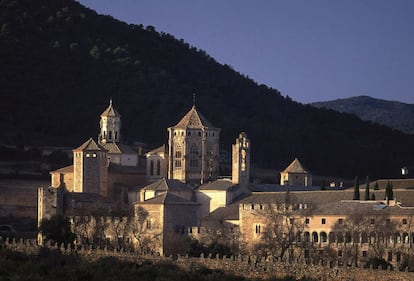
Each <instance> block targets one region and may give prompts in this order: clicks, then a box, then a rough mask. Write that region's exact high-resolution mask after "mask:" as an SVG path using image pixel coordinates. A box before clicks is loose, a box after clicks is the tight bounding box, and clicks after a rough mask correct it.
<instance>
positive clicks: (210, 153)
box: [167, 106, 220, 184]
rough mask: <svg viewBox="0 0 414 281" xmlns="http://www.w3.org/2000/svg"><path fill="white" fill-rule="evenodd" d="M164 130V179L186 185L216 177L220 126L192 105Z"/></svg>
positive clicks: (201, 182)
mask: <svg viewBox="0 0 414 281" xmlns="http://www.w3.org/2000/svg"><path fill="white" fill-rule="evenodd" d="M167 130H168V154H169V161H168V178H169V179H176V180H179V181H182V182H185V183H190V184H203V183H204V182H206V181H212V180H215V179H217V177H218V171H219V144H220V129H219V128H215V127H214V126H213V125H212V124H211V123H210V122H208V121H207V119H206V118H205V117H204V116H203V115H201V114H200V113H199V112H198V111H197V109H196V108H195V106H193V107H192V108H191V109H190V111H189V112H188V113H187V114H186V115H185V116H184V117H183V118H182V119H181V120H180V122H178V123H177V125H175V126H173V127H170V128H168V129H167Z"/></svg>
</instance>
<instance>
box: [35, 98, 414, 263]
mask: <svg viewBox="0 0 414 281" xmlns="http://www.w3.org/2000/svg"><path fill="white" fill-rule="evenodd" d="M99 125H100V133H99V135H98V138H97V139H93V138H90V139H88V140H87V141H85V142H84V143H83V144H81V145H80V146H79V147H77V148H75V149H73V165H71V166H68V167H63V168H61V169H58V170H56V171H52V172H50V174H51V186H50V187H41V188H39V189H38V222H39V224H40V223H41V221H42V220H43V219H49V218H50V217H51V216H52V215H56V214H60V215H63V216H66V217H69V218H70V219H71V223H72V228H73V231H74V232H75V233H76V234H77V241H76V242H77V243H88V242H89V243H92V241H97V238H99V239H100V240H99V241H101V242H102V241H106V242H108V243H112V242H114V243H115V244H117V245H119V246H121V247H126V246H127V245H132V246H134V247H136V248H139V249H141V250H142V251H152V252H157V253H160V254H161V255H170V254H177V253H185V249H187V248H188V245H189V244H190V243H191V242H192V241H198V243H200V244H203V245H207V244H211V243H216V244H220V245H224V246H226V247H228V248H229V249H231V250H232V251H233V252H234V253H251V254H257V255H259V254H261V255H266V256H268V255H273V256H276V257H279V258H281V259H285V260H289V259H298V258H307V257H310V256H312V257H315V256H318V257H320V258H332V257H333V258H337V259H338V260H339V261H341V262H343V263H354V264H358V263H360V262H362V261H364V260H368V259H369V258H372V257H376V258H382V259H384V260H386V261H387V262H389V263H391V264H393V265H401V264H402V263H404V262H405V263H410V262H413V263H414V256H413V257H412V258H411V259H410V257H411V256H412V255H413V254H414V253H413V243H414V233H413V232H414V180H408V179H407V180H392V184H393V191H394V193H393V198H388V197H387V196H385V186H386V185H387V184H388V182H389V181H388V180H378V181H376V183H377V184H378V190H373V184H374V183H371V188H370V192H371V194H370V196H371V197H370V199H372V200H353V199H354V190H353V189H352V190H348V189H342V188H337V187H335V188H330V187H326V189H327V190H321V187H319V186H313V184H312V174H311V172H310V171H308V170H306V169H305V168H304V167H303V166H302V164H301V163H300V161H299V160H298V159H296V158H295V159H294V156H293V157H292V159H294V160H293V162H292V163H291V164H290V165H289V166H288V167H287V168H286V169H285V170H283V171H282V172H281V173H280V184H278V185H276V184H259V183H253V182H252V181H251V180H250V171H251V166H250V154H251V145H254V143H251V142H250V140H249V138H248V134H247V133H245V132H241V133H240V134H239V135H238V136H235V140H234V143H233V144H232V149H231V151H232V157H231V158H232V161H231V162H232V163H231V164H232V166H231V176H229V177H221V176H222V175H219V160H220V157H219V155H220V154H219V147H220V132H221V131H220V128H217V127H215V126H214V125H212V124H211V123H210V122H209V121H208V120H207V119H206V118H205V117H204V116H203V115H202V114H201V113H200V112H199V111H198V110H197V108H196V106H195V105H194V106H193V107H192V108H191V109H190V110H189V111H188V112H187V113H186V114H185V115H184V117H182V119H181V120H179V121H178V123H176V125H174V126H171V127H169V128H167V131H168V142H167V144H166V145H163V146H161V147H159V148H156V149H154V150H152V151H149V152H148V153H146V154H145V162H143V161H142V159H139V157H138V153H137V151H136V149H133V148H131V147H130V146H128V145H126V144H124V143H123V142H122V134H121V115H120V114H119V112H118V111H117V110H116V109H115V107H114V105H113V103H112V101H110V104H109V106H108V108H107V109H105V110H104V111H103V113H102V114H101V116H100V124H99ZM275 177H276V175H275ZM360 192H361V198H364V196H363V195H364V187H361V190H360ZM372 194H374V195H375V198H376V199H375V198H373V196H372ZM38 242H39V243H43V235H42V233H40V234H39V237H38Z"/></svg>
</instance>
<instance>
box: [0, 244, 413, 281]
mask: <svg viewBox="0 0 414 281" xmlns="http://www.w3.org/2000/svg"><path fill="white" fill-rule="evenodd" d="M45 247H48V248H50V249H56V250H59V251H61V252H62V253H63V254H67V255H69V254H75V255H77V256H79V257H81V258H84V259H86V260H89V261H94V260H97V259H99V258H103V257H115V258H118V259H119V260H121V261H128V262H136V263H138V264H141V263H142V262H143V261H148V260H149V261H152V262H154V263H160V262H164V263H165V262H171V263H173V264H176V265H178V266H180V267H181V268H183V269H184V270H190V269H195V268H201V267H207V268H210V269H214V270H222V271H225V272H226V273H232V274H234V275H238V276H243V277H248V278H260V279H268V278H272V277H277V278H283V277H285V276H288V275H291V276H294V277H295V278H297V279H300V278H302V277H305V276H306V277H310V278H314V279H316V280H326V281H328V280H344V281H345V280H364V281H371V280H375V281H388V280H390V281H391V280H395V281H403V280H404V281H405V280H414V273H413V272H402V271H390V270H376V269H372V268H370V269H363V268H357V267H342V266H338V265H337V264H314V263H312V262H309V263H304V262H292V263H286V262H281V261H278V260H277V259H274V258H267V259H263V258H258V257H248V256H235V257H224V258H219V257H218V256H217V257H211V256H208V257H204V256H201V257H199V258H193V257H187V256H185V257H184V256H178V257H176V258H172V257H163V256H159V255H138V254H136V253H134V252H126V251H123V250H122V249H121V250H108V249H92V248H91V247H90V246H81V245H77V246H76V247H72V246H71V245H68V247H67V248H65V247H64V246H63V245H61V246H60V247H59V246H58V245H57V244H56V245H50V244H48V245H45ZM2 248H6V249H10V250H13V251H17V252H22V253H25V254H29V255H36V254H38V253H39V251H40V249H41V247H40V246H37V245H36V241H35V240H26V241H24V240H20V241H15V240H12V241H9V240H8V239H6V240H4V239H2V238H1V237H0V250H1V249H2Z"/></svg>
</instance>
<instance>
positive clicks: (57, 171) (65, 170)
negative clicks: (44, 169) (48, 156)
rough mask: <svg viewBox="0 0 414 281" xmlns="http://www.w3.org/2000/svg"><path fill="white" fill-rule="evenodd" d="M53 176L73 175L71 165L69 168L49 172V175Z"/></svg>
mask: <svg viewBox="0 0 414 281" xmlns="http://www.w3.org/2000/svg"><path fill="white" fill-rule="evenodd" d="M52 173H53V174H55V173H59V174H66V173H73V165H70V166H66V167H63V168H60V169H57V170H54V171H50V174H52Z"/></svg>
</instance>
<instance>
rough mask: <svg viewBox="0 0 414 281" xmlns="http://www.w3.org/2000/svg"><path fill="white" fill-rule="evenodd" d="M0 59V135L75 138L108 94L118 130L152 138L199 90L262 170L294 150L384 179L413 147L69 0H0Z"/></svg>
mask: <svg viewBox="0 0 414 281" xmlns="http://www.w3.org/2000/svg"><path fill="white" fill-rule="evenodd" d="M139 12H144V11H137V13H139ZM0 61H1V65H2V67H1V68H0V85H1V95H2V102H1V103H0V112H1V114H2V118H0V126H1V128H2V130H0V132H1V133H0V137H1V139H2V141H3V142H4V143H8V144H18V145H25V144H32V145H40V144H43V145H44V144H48V145H60V146H63V145H70V146H77V145H79V144H81V143H82V142H83V141H85V140H86V139H87V138H89V137H90V136H92V137H95V136H97V134H98V129H99V128H98V122H99V114H100V113H101V112H102V110H103V109H104V108H105V107H106V106H107V105H108V100H109V98H110V97H112V98H113V100H114V103H115V105H116V108H117V109H118V110H119V112H120V113H121V114H122V120H123V123H122V125H123V128H122V134H123V136H124V139H125V140H139V141H143V142H146V143H149V144H151V145H152V146H153V147H156V146H158V145H160V144H162V143H165V142H166V128H167V127H169V126H171V125H174V124H175V123H176V122H178V121H179V119H180V118H181V117H182V116H183V115H184V114H185V113H186V112H187V111H188V110H189V108H190V107H191V105H192V93H193V92H196V93H197V107H198V109H199V110H200V112H202V113H203V114H204V115H205V116H206V118H207V119H208V120H209V121H211V123H212V124H214V125H215V126H217V127H220V128H222V134H221V142H222V144H223V147H224V148H225V149H228V150H230V144H231V143H232V142H233V141H234V139H235V137H236V136H237V135H238V133H239V132H240V131H245V132H247V134H248V136H249V137H250V139H251V142H252V161H253V162H254V164H255V165H257V166H260V167H263V168H272V169H275V170H277V169H282V168H285V167H286V166H287V165H288V164H289V163H290V162H291V161H292V160H293V159H294V158H295V157H298V158H299V159H300V160H301V162H302V163H303V164H304V165H305V166H306V167H307V168H308V169H309V170H311V171H312V172H314V173H318V174H325V175H327V174H329V175H339V176H354V175H361V176H365V175H370V176H371V178H374V177H376V176H381V177H387V176H396V175H398V173H399V169H400V167H401V166H403V165H408V164H407V163H409V162H410V161H412V155H414V147H413V145H412V143H414V136H408V135H405V134H403V133H400V132H398V131H394V130H391V129H388V128H386V127H384V126H379V125H375V124H372V123H371V122H362V121H361V120H360V119H358V118H357V117H354V116H352V115H349V114H343V113H337V112H334V111H329V110H324V109H316V108H314V107H312V106H308V105H302V104H299V103H297V102H294V101H292V100H291V99H290V98H288V97H284V96H282V95H281V93H280V92H279V91H277V90H275V89H271V88H269V87H267V86H265V85H258V84H257V83H255V82H254V81H253V80H251V79H249V78H248V77H246V76H243V75H241V74H240V73H238V72H236V71H234V70H233V69H232V68H231V67H230V66H228V65H221V64H219V63H217V62H216V61H215V60H214V58H212V57H210V56H209V55H208V54H206V53H205V52H204V51H203V50H199V49H197V48H195V47H193V46H190V45H189V44H187V43H186V42H185V41H184V40H182V39H176V38H174V37H173V36H172V35H170V34H166V33H162V32H161V33H159V32H157V31H156V30H155V28H154V27H152V26H147V27H143V26H142V25H128V24H126V23H123V22H120V21H118V20H116V19H114V18H112V17H110V16H101V15H98V14H96V12H94V11H92V10H90V9H87V8H85V7H83V6H82V5H80V4H79V3H77V2H75V1H72V0H37V1H30V0H14V1H12V0H3V1H0ZM303 94H304V95H306V93H303Z"/></svg>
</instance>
